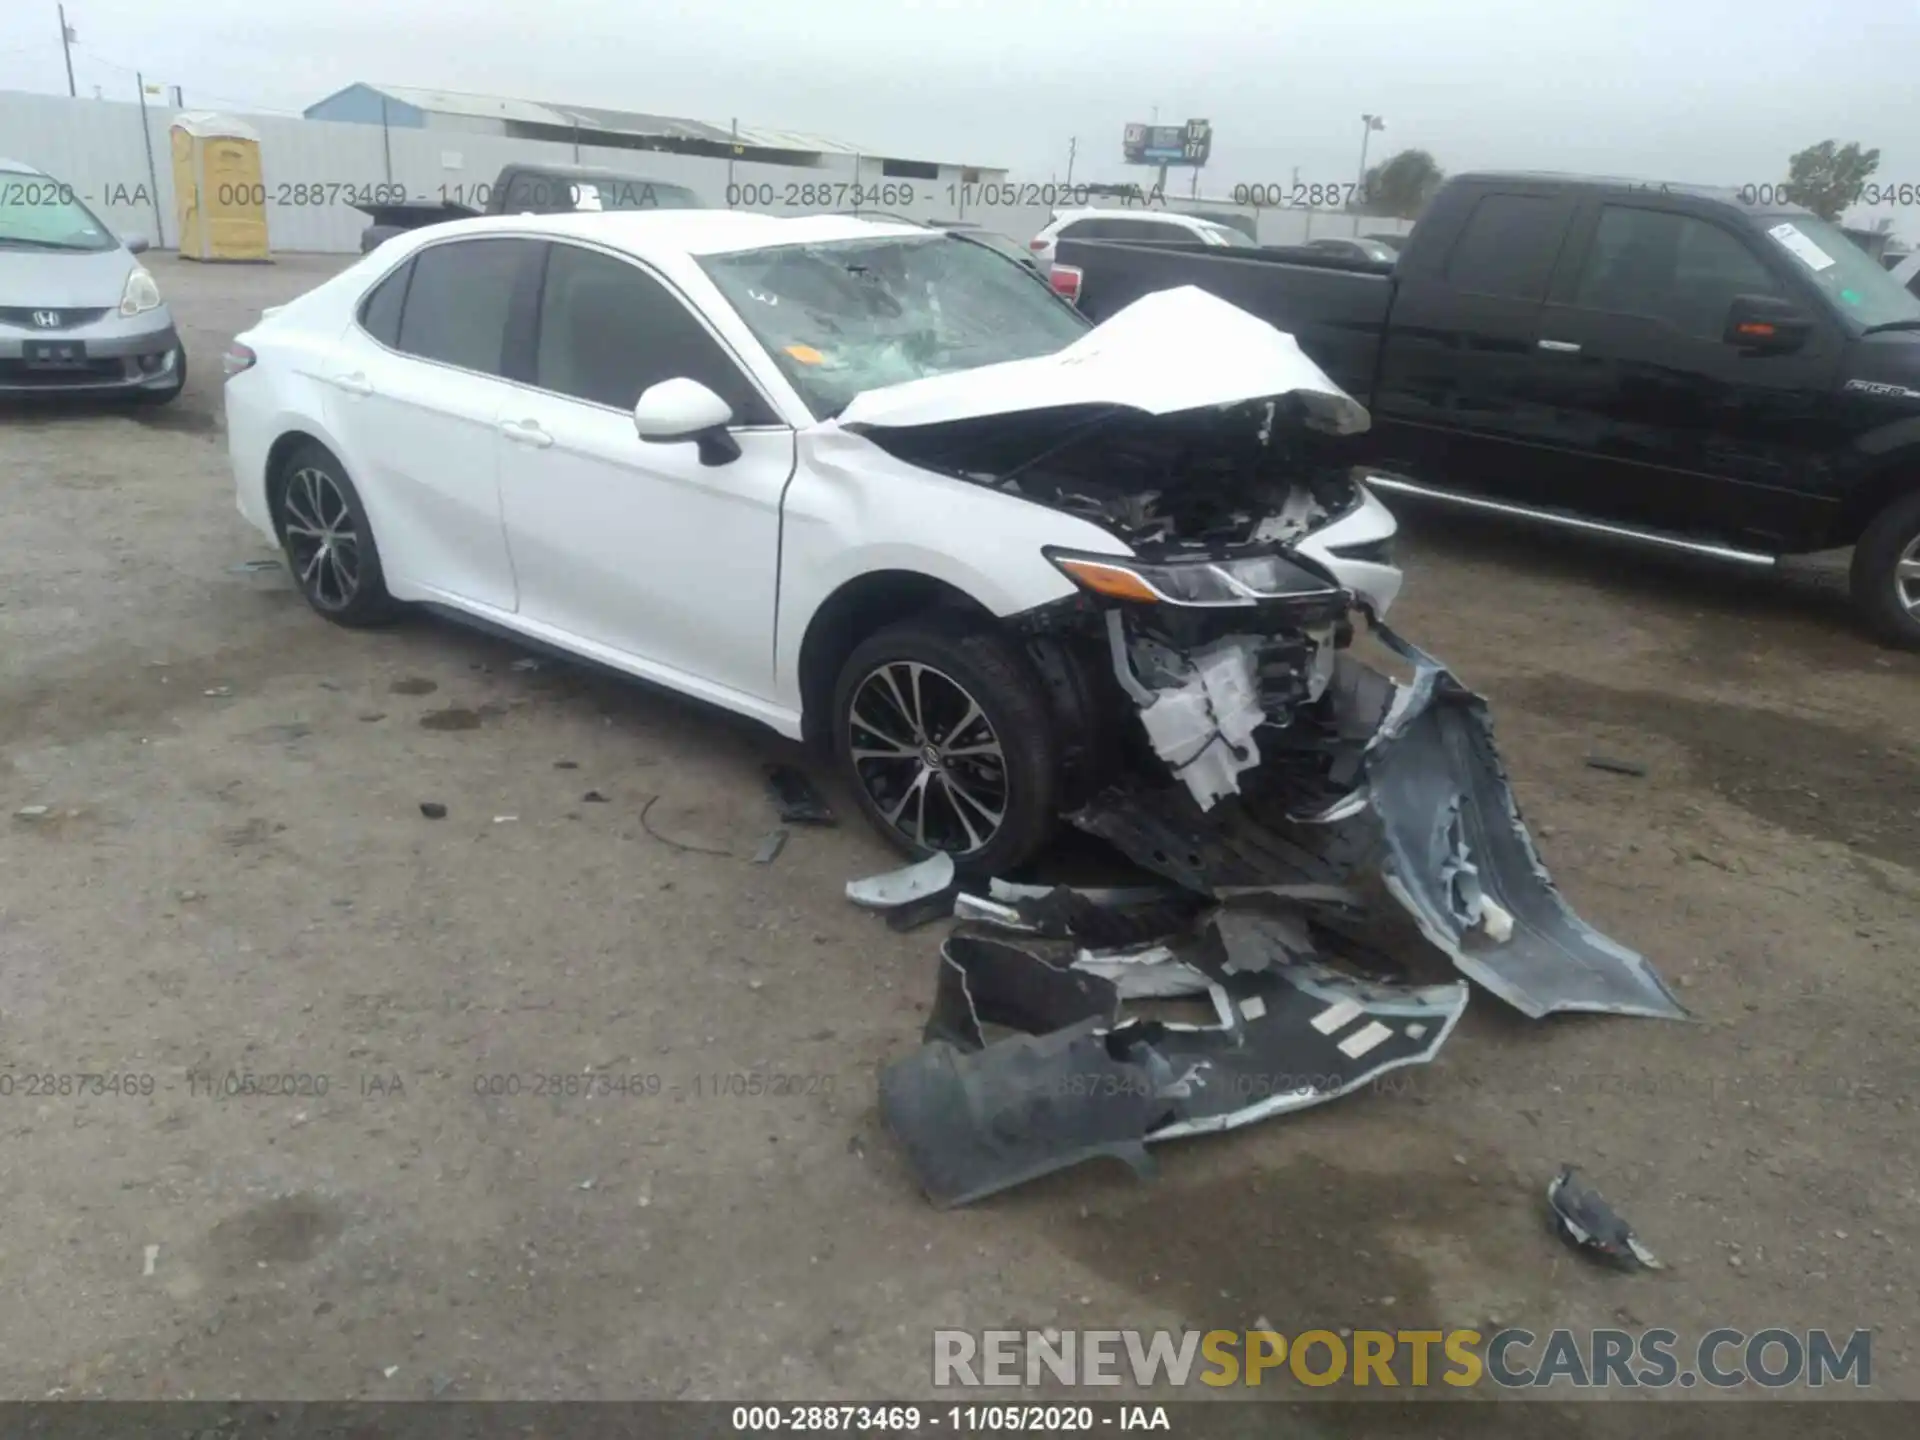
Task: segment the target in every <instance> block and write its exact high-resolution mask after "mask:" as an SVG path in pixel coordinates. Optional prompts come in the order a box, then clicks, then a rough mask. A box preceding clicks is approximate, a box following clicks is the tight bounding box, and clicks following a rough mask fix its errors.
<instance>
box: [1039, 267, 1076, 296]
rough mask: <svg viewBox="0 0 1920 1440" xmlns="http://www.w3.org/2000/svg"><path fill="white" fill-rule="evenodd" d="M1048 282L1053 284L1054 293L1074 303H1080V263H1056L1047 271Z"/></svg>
mask: <svg viewBox="0 0 1920 1440" xmlns="http://www.w3.org/2000/svg"><path fill="white" fill-rule="evenodd" d="M1047 282H1048V283H1049V284H1050V285H1052V286H1053V293H1054V294H1056V295H1058V296H1059V297H1060V298H1061V299H1062V300H1066V301H1069V302H1071V303H1072V304H1075V305H1077V304H1079V303H1080V267H1079V266H1078V265H1055V266H1054V267H1053V268H1052V269H1051V270H1049V271H1048V272H1047Z"/></svg>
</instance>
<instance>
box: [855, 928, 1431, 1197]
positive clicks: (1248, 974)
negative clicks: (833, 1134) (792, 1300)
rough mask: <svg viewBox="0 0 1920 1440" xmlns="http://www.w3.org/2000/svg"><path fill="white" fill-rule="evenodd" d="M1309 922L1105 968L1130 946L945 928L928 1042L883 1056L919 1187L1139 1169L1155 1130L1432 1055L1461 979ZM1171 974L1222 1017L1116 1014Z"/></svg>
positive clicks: (1304, 1096)
mask: <svg viewBox="0 0 1920 1440" xmlns="http://www.w3.org/2000/svg"><path fill="white" fill-rule="evenodd" d="M1305 934H1306V930H1305V927H1304V924H1303V923H1277V924H1261V923H1258V922H1256V921H1251V920H1249V921H1247V922H1246V923H1240V922H1239V921H1237V920H1236V921H1235V922H1233V923H1230V924H1227V925H1222V926H1218V927H1216V928H1210V929H1209V930H1208V931H1207V932H1206V933H1205V934H1204V935H1203V936H1202V937H1200V939H1199V940H1197V941H1187V942H1181V943H1178V944H1177V945H1176V946H1175V948H1173V949H1160V950H1157V951H1155V952H1153V953H1152V954H1149V955H1147V956H1144V957H1137V958H1139V960H1140V963H1139V964H1137V965H1134V966H1131V967H1129V966H1127V965H1125V964H1120V965H1118V967H1117V969H1118V973H1120V974H1121V975H1122V976H1123V977H1124V978H1122V979H1111V978H1108V976H1107V975H1104V974H1098V973H1095V967H1097V966H1099V965H1100V964H1101V963H1102V961H1103V960H1104V961H1109V962H1113V961H1119V960H1121V959H1122V954H1123V952H1110V953H1108V954H1106V955H1104V956H1103V955H1102V954H1100V953H1099V952H1089V951H1084V950H1082V951H1078V952H1076V951H1075V950H1074V949H1073V947H1072V944H1071V942H1049V941H1046V940H1042V939H1029V938H1024V937H1016V936H1010V935H1009V936H995V935H987V934H983V933H980V932H978V931H966V930H961V931H956V933H955V934H954V935H953V936H952V937H951V938H950V939H949V941H948V942H947V945H946V946H945V948H944V949H943V951H942V954H941V968H940V982H939V990H938V993H937V995H936V999H935V1004H934V1012H933V1015H932V1017H931V1018H930V1019H929V1021H928V1025H927V1032H926V1043H925V1044H923V1045H922V1046H921V1047H920V1049H919V1050H917V1051H916V1052H914V1053H913V1054H911V1055H908V1056H906V1057H904V1058H903V1059H901V1060H898V1061H895V1062H894V1063H893V1064H891V1065H889V1066H887V1067H886V1068H885V1070H883V1071H882V1072H881V1094H880V1109H881V1114H882V1116H883V1117H884V1118H885V1120H886V1123H887V1125H888V1127H889V1128H890V1129H891V1130H892V1131H893V1133H894V1134H895V1136H896V1137H898V1139H899V1140H900V1142H901V1144H902V1146H903V1147H904V1148H905V1150H906V1152H907V1157H908V1161H909V1163H910V1164H911V1165H912V1167H913V1170H914V1173H915V1175H916V1176H917V1177H918V1178H919V1180H920V1183H921V1185H922V1188H923V1189H925V1191H926V1193H927V1195H928V1197H929V1198H930V1199H931V1200H933V1201H934V1203H936V1204H938V1205H942V1206H952V1205H963V1204H967V1203H969V1202H971V1201H974V1200H978V1199H981V1198H983V1197H985V1196H987V1195H991V1194H994V1193H996V1192H997V1191H1000V1190H1004V1189H1007V1188H1008V1187H1010V1186H1014V1185H1018V1184H1021V1183H1023V1182H1025V1181H1027V1180H1031V1179H1034V1178H1036V1177H1038V1176H1040V1175H1045V1174H1048V1173H1051V1172H1053V1171H1057V1170H1063V1169H1066V1168H1068V1167H1070V1166H1073V1165H1077V1164H1081V1163H1083V1162H1085V1161H1087V1160H1091V1159H1097V1158H1101V1157H1107V1158H1113V1159H1117V1160H1120V1161H1122V1162H1124V1163H1126V1164H1127V1165H1129V1166H1131V1167H1132V1168H1133V1169H1134V1170H1135V1171H1136V1172H1137V1173H1141V1174H1145V1173H1149V1172H1150V1170H1151V1168H1152V1166H1151V1160H1150V1159H1149V1157H1148V1155H1147V1151H1146V1146H1147V1145H1148V1144H1150V1143H1154V1142H1158V1141H1161V1140H1170V1139H1174V1138H1177V1137H1180V1136H1186V1135H1196V1134H1202V1133H1206V1132H1209V1131H1215V1130H1227V1129H1233V1128H1235V1127H1237V1126H1240V1125H1246V1124H1251V1123H1253V1122H1255V1121H1258V1120H1262V1119H1265V1118H1267V1117H1269V1116H1273V1115H1280V1114H1285V1113H1288V1112H1290V1111H1293V1110H1299V1109H1304V1108H1306V1107H1308V1106H1312V1105H1318V1104H1323V1103H1325V1102H1326V1101H1328V1100H1332V1099H1335V1098H1337V1097H1339V1096H1341V1095H1345V1094H1348V1093H1350V1092H1351V1091H1353V1090H1354V1089H1357V1088H1359V1087H1360V1086H1362V1085H1364V1084H1365V1083H1367V1082H1368V1081H1369V1080H1371V1079H1373V1078H1374V1077H1376V1076H1378V1075H1381V1074H1383V1073H1385V1072H1387V1071H1389V1070H1393V1069H1396V1068H1399V1067H1400V1066H1403V1065H1415V1064H1422V1063H1425V1062H1426V1061H1428V1060H1431V1059H1432V1058H1433V1056H1434V1055H1435V1054H1436V1053H1438V1051H1439V1048H1440V1046H1441V1045H1442V1044H1443V1043H1444V1042H1445V1040H1446V1038H1447V1036H1448V1035H1449V1034H1450V1033H1451V1032H1452V1029H1453V1026H1454V1024H1455V1023H1456V1022H1457V1021H1458V1020H1459V1018H1460V1015H1461V1013H1462V1012H1463V1011H1464V1009H1465V1008H1466V1003H1467V987H1466V986H1465V985H1464V984H1462V983H1459V982H1453V983H1450V984H1445V985H1433V986H1408V985H1397V984H1386V983H1382V982H1378V981H1371V980H1365V979H1361V978H1359V977H1357V976H1353V975H1349V974H1347V973H1345V972H1342V971H1339V970H1335V969H1333V968H1331V967H1330V966H1327V965H1325V964H1323V963H1320V962H1319V961H1318V960H1316V959H1313V958H1311V956H1310V952H1308V953H1302V951H1301V949H1300V948H1299V947H1300V945H1301V942H1302V940H1303V939H1304V937H1305ZM1162 956H1164V958H1161V957H1162ZM1169 978H1171V979H1172V980H1173V983H1171V984H1169V983H1166V982H1167V981H1168V980H1169ZM1181 990H1185V991H1187V992H1189V993H1203V994H1206V995H1208V996H1209V997H1210V998H1211V999H1212V1002H1213V1005H1214V1009H1215V1014H1216V1023H1215V1024H1213V1025H1183V1024H1176V1023H1172V1022H1169V1021H1162V1020H1156V1019H1147V1018H1131V1019H1130V1018H1126V1017H1125V1015H1124V1005H1125V1002H1126V1001H1127V999H1128V998H1129V996H1130V994H1134V993H1153V994H1160V995H1165V994H1170V993H1175V992H1177V991H1181ZM988 1026H998V1027H1002V1028H1005V1029H1011V1030H1013V1031H1015V1032H1016V1033H1015V1034H1013V1035H1011V1036H1008V1037H1006V1038H1003V1039H997V1040H989V1039H988V1038H987V1027H988Z"/></svg>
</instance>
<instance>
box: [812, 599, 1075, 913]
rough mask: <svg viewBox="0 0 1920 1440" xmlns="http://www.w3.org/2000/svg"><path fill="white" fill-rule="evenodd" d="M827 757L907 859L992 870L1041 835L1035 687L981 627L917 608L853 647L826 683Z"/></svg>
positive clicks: (1009, 651)
mask: <svg viewBox="0 0 1920 1440" xmlns="http://www.w3.org/2000/svg"><path fill="white" fill-rule="evenodd" d="M833 730H834V753H835V755H836V756H837V757H838V759H839V762H840V770H841V773H842V775H843V776H844V777H845V779H846V781H847V783H848V785H849V787H850V788H851V789H852V790H853V793H854V794H855V796H857V797H858V799H859V802H860V808H861V810H862V811H863V812H864V813H865V814H866V817H867V819H868V820H869V821H870V822H871V823H872V824H873V826H874V828H875V829H877V830H879V832H880V833H881V834H882V835H883V836H885V837H886V839H887V841H888V842H889V843H890V844H892V845H894V846H895V847H896V848H898V849H900V850H903V851H905V852H906V853H907V854H909V855H914V856H922V857H924V856H927V855H931V854H933V853H934V852H935V851H937V850H945V851H947V852H948V853H950V854H951V855H952V856H953V859H954V863H955V865H956V866H957V867H958V868H959V870H960V873H961V874H963V875H967V876H971V877H983V876H992V875H999V874H1004V873H1005V872H1006V871H1008V870H1010V869H1012V868H1013V867H1014V866H1016V865H1019V864H1020V863H1021V862H1022V861H1024V860H1026V859H1028V858H1029V857H1030V856H1032V855H1033V854H1034V852H1036V851H1037V850H1039V848H1040V847H1041V846H1042V845H1043V844H1045V843H1046V840H1047V837H1048V836H1049V835H1050V834H1051V833H1052V831H1053V825H1054V803H1055V798H1054V797H1055V791H1056V788H1057V785H1058V779H1059V777H1058V759H1057V755H1056V742H1055V737H1054V733H1053V721H1052V716H1051V713H1050V711H1049V710H1048V707H1047V698H1046V692H1045V690H1044V689H1043V688H1042V686H1041V683H1040V678H1039V676H1037V675H1036V674H1034V672H1033V666H1032V665H1031V664H1030V663H1029V662H1028V660H1027V658H1026V656H1025V655H1024V654H1023V653H1022V652H1021V650H1020V648H1019V647H1018V646H1017V645H1015V644H1014V643H1013V642H1012V641H1010V640H1009V639H1007V637H1005V636H1003V635H1001V634H1000V633H998V632H997V631H995V630H994V629H992V628H991V627H989V626H986V625H983V624H979V623H976V622H973V621H970V620H950V619H945V618H937V617H930V616H923V617H920V618H916V619H912V620H904V621H902V622H901V623H899V624H897V625H890V626H888V627H887V628H886V629H884V630H881V631H879V632H878V633H877V634H874V635H872V636H869V637H868V638H867V639H866V640H864V641H862V642H861V643H860V644H859V645H858V646H857V647H855V649H854V651H853V653H852V654H851V655H849V656H848V657H847V662H846V664H845V665H843V666H842V667H841V670H840V679H839V682H838V683H837V684H836V685H835V686H834V690H833Z"/></svg>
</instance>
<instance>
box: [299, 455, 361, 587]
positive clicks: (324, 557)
mask: <svg viewBox="0 0 1920 1440" xmlns="http://www.w3.org/2000/svg"><path fill="white" fill-rule="evenodd" d="M284 509H285V531H286V537H287V552H288V554H289V555H291V556H292V558H293V571H294V574H295V575H297V576H298V577H299V579H300V584H301V587H302V588H303V589H305V590H306V592H307V593H308V594H309V595H311V596H312V597H313V600H314V603H315V604H317V605H319V606H320V607H321V608H322V609H326V610H344V609H345V608H346V607H347V606H348V605H350V604H352V603H353V597H354V595H355V594H356V593H357V592H358V591H359V589H360V535H359V532H358V531H357V530H356V529H355V528H354V524H353V512H352V511H351V510H350V509H348V508H347V497H346V496H345V495H343V494H342V493H341V492H340V486H339V484H338V483H337V482H336V481H335V480H334V478H333V477H332V476H331V475H329V474H327V472H326V471H324V470H316V469H313V468H312V467H310V466H309V467H302V468H301V469H299V470H296V471H294V472H293V476H292V478H291V479H289V480H288V481H287V498H286V503H285V507H284Z"/></svg>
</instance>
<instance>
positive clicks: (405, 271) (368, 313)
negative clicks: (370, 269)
mask: <svg viewBox="0 0 1920 1440" xmlns="http://www.w3.org/2000/svg"><path fill="white" fill-rule="evenodd" d="M412 275H413V262H412V261H411V260H409V261H408V262H407V263H406V264H404V265H402V266H401V267H400V268H399V269H398V270H396V271H394V272H393V273H392V274H391V275H389V276H387V278H386V279H384V280H382V281H381V282H380V283H379V284H378V285H376V286H374V287H373V293H372V294H371V295H369V296H367V298H366V299H365V300H362V301H361V302H360V328H361V329H362V330H365V331H366V332H367V333H368V334H369V335H371V336H373V338H374V339H376V340H378V341H379V342H380V343H381V344H382V345H385V346H387V347H388V348H389V349H393V350H398V349H399V348H400V307H401V306H403V305H404V304H406V300H407V281H408V279H409V278H410V277H411V276H412Z"/></svg>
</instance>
